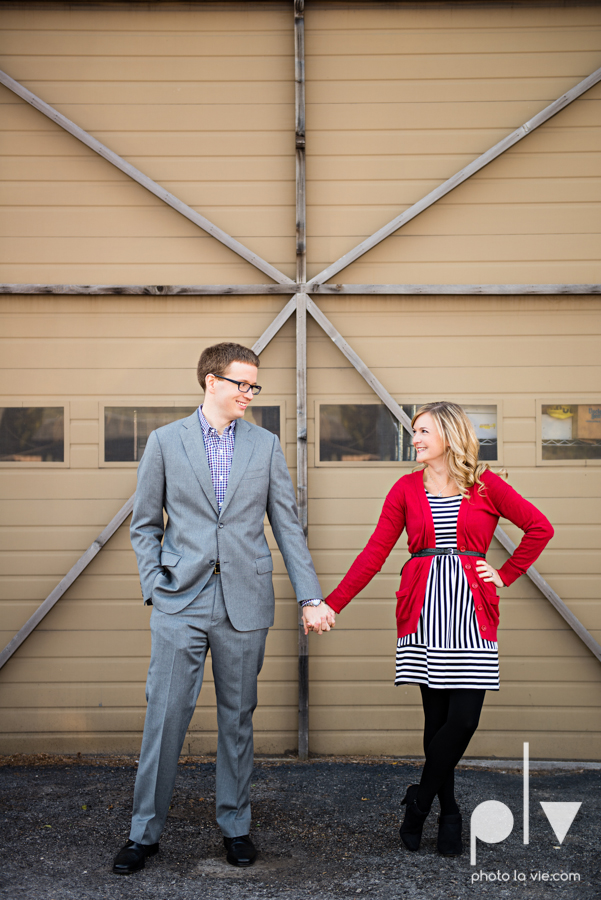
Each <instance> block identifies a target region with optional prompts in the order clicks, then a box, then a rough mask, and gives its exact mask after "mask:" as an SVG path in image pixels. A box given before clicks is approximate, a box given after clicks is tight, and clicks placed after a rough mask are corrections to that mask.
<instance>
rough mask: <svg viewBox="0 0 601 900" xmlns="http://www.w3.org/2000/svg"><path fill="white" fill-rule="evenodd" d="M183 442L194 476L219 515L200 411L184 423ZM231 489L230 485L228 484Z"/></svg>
mask: <svg viewBox="0 0 601 900" xmlns="http://www.w3.org/2000/svg"><path fill="white" fill-rule="evenodd" d="M181 434H182V441H183V444H184V449H185V451H186V455H187V457H188V460H189V462H190V465H191V466H192V469H193V470H194V474H195V475H196V477H197V478H198V481H199V483H200V486H201V488H202V489H203V491H204V492H205V494H206V495H207V500H208V501H209V503H210V504H211V506H212V507H213V509H214V510H215V512H216V514H217V515H219V507H218V506H217V498H216V496H215V491H214V489H213V482H212V480H211V470H210V469H209V461H208V459H207V452H206V450H205V442H204V440H203V437H202V428H201V427H200V420H199V418H198V410H196V411H195V412H193V413H192V415H191V416H188V418H187V419H184V420H183V422H182V432H181ZM228 487H229V484H228Z"/></svg>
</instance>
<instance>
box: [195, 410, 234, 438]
mask: <svg viewBox="0 0 601 900" xmlns="http://www.w3.org/2000/svg"><path fill="white" fill-rule="evenodd" d="M198 418H199V420H200V427H201V428H202V433H203V434H204V436H205V437H206V436H207V435H208V434H209V433H210V432H211V431H213V432H214V433H215V434H218V432H217V429H216V428H213V426H212V425H209V423H208V422H207V420H206V419H205V416H204V413H203V411H202V405H201V406H199V407H198ZM235 431H236V419H234V420H233V421H232V422H230V424H229V425H227V426H226V427H225V428H224V429H223V434H224V435H226V434H234V433H235Z"/></svg>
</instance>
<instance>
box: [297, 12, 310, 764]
mask: <svg viewBox="0 0 601 900" xmlns="http://www.w3.org/2000/svg"><path fill="white" fill-rule="evenodd" d="M294 132H295V150H296V281H297V283H300V284H304V283H305V281H306V280H307V213H306V190H305V185H306V166H305V0H294ZM307 475H308V472H307V295H306V294H298V295H297V301H296V485H297V487H296V496H297V504H298V516H299V519H300V523H301V525H302V527H303V531H304V533H305V540H307V537H308V510H307V505H308V499H307ZM298 757H299V759H308V757H309V640H308V636H307V635H306V634H305V632H304V628H303V623H302V615H301V613H300V610H299V623H298Z"/></svg>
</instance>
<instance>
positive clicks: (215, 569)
mask: <svg viewBox="0 0 601 900" xmlns="http://www.w3.org/2000/svg"><path fill="white" fill-rule="evenodd" d="M213 575H221V568H220V566H219V560H217V562H216V563H215V568H214V569H213Z"/></svg>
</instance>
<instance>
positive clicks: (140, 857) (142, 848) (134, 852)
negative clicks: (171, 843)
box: [113, 841, 159, 875]
mask: <svg viewBox="0 0 601 900" xmlns="http://www.w3.org/2000/svg"><path fill="white" fill-rule="evenodd" d="M158 852H159V845H158V844H138V842H137V841H128V842H127V844H126V845H125V847H122V848H121V850H119V853H118V854H117V855H116V857H115V862H114V863H113V872H114V873H115V875H132V874H133V873H134V872H139V871H140V869H143V868H144V865H145V863H146V857H147V856H154V854H155V853H158Z"/></svg>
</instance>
